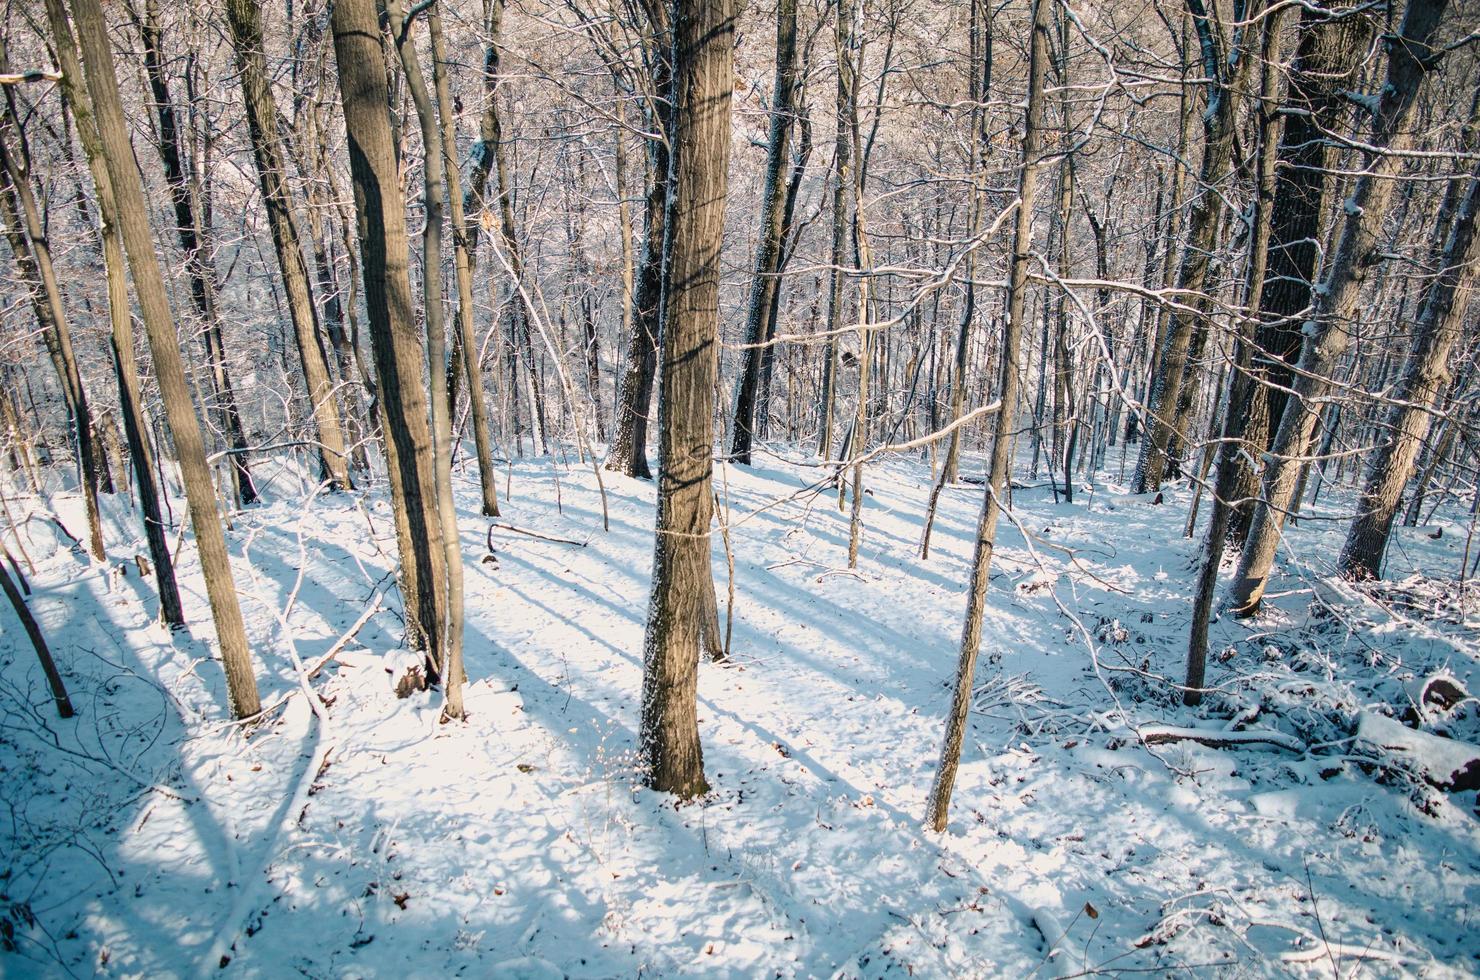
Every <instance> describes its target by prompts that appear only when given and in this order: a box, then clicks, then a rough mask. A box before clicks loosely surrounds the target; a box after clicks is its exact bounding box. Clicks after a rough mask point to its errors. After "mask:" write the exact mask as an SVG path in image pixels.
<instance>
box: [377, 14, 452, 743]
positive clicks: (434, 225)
mask: <svg viewBox="0 0 1480 980" xmlns="http://www.w3.org/2000/svg"><path fill="white" fill-rule="evenodd" d="M384 2H385V10H386V13H387V15H388V16H389V17H390V23H391V33H392V35H393V36H394V37H395V38H396V42H397V43H396V47H397V50H398V52H399V53H400V56H401V67H402V69H403V70H404V71H405V73H406V74H405V78H406V87H407V88H408V89H409V90H410V92H411V101H412V103H413V104H414V105H415V106H416V118H417V121H418V122H419V123H420V124H421V145H422V158H423V159H422V201H423V205H424V207H425V209H426V221H425V224H424V225H423V228H422V239H421V241H422V251H421V258H422V278H421V284H422V308H423V309H424V310H425V312H426V331H427V360H428V362H429V365H430V371H429V374H428V377H429V378H430V379H431V385H430V387H431V392H430V395H431V397H430V410H431V431H432V478H433V482H434V486H433V488H432V489H433V492H434V494H435V498H436V518H437V531H438V535H439V538H440V540H441V543H442V552H443V561H444V562H445V563H446V576H447V577H446V584H445V588H446V593H445V595H444V594H441V593H439V594H438V598H439V599H440V600H442V608H444V609H445V610H446V613H445V615H446V618H445V619H442V620H439V621H438V622H437V630H436V633H435V636H436V637H437V639H438V641H439V642H438V643H437V645H435V646H432V647H429V648H428V654H429V655H430V659H431V665H432V667H433V669H434V670H435V672H436V673H437V674H438V675H439V676H441V677H442V679H443V685H444V689H445V691H446V697H447V703H446V708H445V711H446V713H447V716H448V717H450V718H461V717H462V716H463V699H462V682H463V679H464V675H463V667H462V632H463V567H462V566H463V561H462V548H461V542H460V540H459V535H458V528H457V509H456V506H455V504H454V502H453V499H452V411H451V408H452V406H451V405H450V404H449V402H448V397H447V395H448V391H447V332H446V331H447V324H446V317H445V310H444V307H443V305H442V229H443V226H444V225H445V224H446V216H445V210H446V185H447V168H446V158H445V155H444V153H443V146H442V127H441V126H440V125H439V122H438V118H437V109H436V107H434V106H433V105H432V98H431V94H430V93H429V92H428V91H427V83H426V78H425V76H424V75H423V74H422V70H421V62H420V59H419V58H418V56H417V53H416V41H415V39H414V38H412V36H411V29H412V26H413V24H412V22H411V21H409V20H407V19H406V18H405V15H404V14H403V13H402V10H401V2H400V0H384ZM435 6H436V5H435V0H433V6H432V7H431V8H429V12H430V10H434V9H435ZM446 108H447V111H448V112H449V113H450V112H451V109H452V107H451V106H447V107H446Z"/></svg>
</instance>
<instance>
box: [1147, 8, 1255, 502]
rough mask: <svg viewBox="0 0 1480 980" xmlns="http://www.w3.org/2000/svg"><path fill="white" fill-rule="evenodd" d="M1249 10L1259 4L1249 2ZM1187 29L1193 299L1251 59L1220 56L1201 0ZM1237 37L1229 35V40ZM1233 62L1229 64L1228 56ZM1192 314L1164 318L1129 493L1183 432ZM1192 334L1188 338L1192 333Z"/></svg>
mask: <svg viewBox="0 0 1480 980" xmlns="http://www.w3.org/2000/svg"><path fill="white" fill-rule="evenodd" d="M1254 6H1255V7H1257V6H1259V4H1257V3H1256V4H1255V5H1254ZM1187 9H1188V11H1189V12H1190V13H1191V15H1192V22H1193V26H1194V27H1195V28H1196V30H1197V37H1198V40H1199V43H1200V47H1201V50H1202V66H1203V71H1204V73H1205V74H1206V75H1207V76H1208V83H1207V84H1208V88H1207V93H1208V106H1207V110H1206V111H1205V112H1204V113H1203V158H1202V165H1201V167H1200V169H1199V172H1198V190H1199V194H1198V196H1197V198H1196V199H1195V200H1194V201H1193V205H1192V214H1191V216H1190V220H1189V222H1188V227H1187V241H1186V243H1184V245H1183V247H1182V258H1181V262H1180V264H1179V265H1178V269H1177V288H1178V289H1179V290H1184V291H1187V292H1190V293H1196V294H1199V295H1201V293H1202V291H1203V288H1204V286H1205V285H1206V283H1207V280H1208V267H1209V263H1210V259H1211V256H1212V253H1213V244H1214V239H1215V237H1216V234H1217V230H1218V219H1219V216H1220V215H1221V213H1222V210H1223V198H1222V195H1221V193H1220V191H1221V188H1222V185H1223V184H1224V182H1225V181H1226V180H1227V179H1228V176H1229V171H1230V161H1231V159H1232V155H1233V140H1234V131H1235V129H1236V128H1237V121H1238V109H1239V97H1240V93H1241V91H1242V89H1243V79H1244V78H1245V77H1246V76H1247V75H1248V72H1249V69H1250V65H1251V64H1252V63H1253V61H1254V58H1253V57H1252V52H1251V51H1250V49H1249V45H1248V44H1247V42H1245V43H1244V44H1242V45H1238V44H1235V46H1234V49H1233V51H1231V52H1228V51H1225V49H1224V46H1223V42H1222V40H1221V34H1220V31H1219V30H1218V29H1217V27H1216V25H1215V24H1214V23H1213V21H1212V15H1211V14H1210V13H1209V11H1208V10H1207V9H1205V8H1204V6H1203V3H1202V0H1187ZM1238 36H1239V35H1238V33H1235V34H1234V37H1235V38H1237V37H1238ZM1230 55H1232V56H1233V57H1234V58H1236V61H1234V62H1233V64H1232V65H1230V64H1229V56H1230ZM1192 305H1193V306H1194V307H1195V308H1196V310H1197V312H1196V313H1195V314H1189V313H1184V312H1174V313H1172V314H1170V326H1169V328H1168V330H1167V336H1166V341H1165V344H1164V346H1163V348H1162V350H1161V352H1160V353H1161V358H1160V363H1159V366H1158V369H1157V373H1156V377H1155V380H1154V381H1153V382H1152V385H1151V403H1150V405H1149V406H1148V416H1147V422H1148V426H1149V429H1150V431H1149V432H1147V433H1146V438H1145V439H1143V440H1142V441H1141V453H1140V458H1139V459H1138V460H1137V463H1136V473H1135V477H1134V479H1133V480H1132V482H1131V489H1132V491H1133V492H1135V493H1149V492H1151V491H1154V490H1156V489H1158V488H1159V487H1160V486H1161V481H1162V478H1163V476H1164V475H1165V473H1166V469H1167V466H1168V464H1169V463H1170V461H1171V460H1170V457H1169V446H1170V444H1171V442H1172V440H1173V438H1174V436H1175V434H1176V433H1177V432H1179V431H1182V430H1184V429H1185V422H1184V420H1183V416H1184V414H1185V413H1184V412H1183V410H1182V405H1181V403H1180V396H1181V392H1182V386H1183V385H1184V384H1185V383H1187V381H1188V375H1189V374H1190V373H1191V365H1190V362H1191V357H1190V355H1189V351H1190V350H1192V349H1197V350H1200V349H1201V347H1202V340H1203V339H1205V337H1206V333H1207V329H1208V322H1207V317H1208V314H1209V312H1210V311H1209V303H1208V302H1207V300H1206V299H1205V298H1204V299H1198V300H1194V301H1193V304H1192ZM1195 335H1196V336H1195Z"/></svg>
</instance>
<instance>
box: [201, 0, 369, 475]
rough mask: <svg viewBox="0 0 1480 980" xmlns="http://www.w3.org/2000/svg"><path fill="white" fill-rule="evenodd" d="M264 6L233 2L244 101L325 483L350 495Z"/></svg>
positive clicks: (251, 0) (254, 0)
mask: <svg viewBox="0 0 1480 980" xmlns="http://www.w3.org/2000/svg"><path fill="white" fill-rule="evenodd" d="M258 3H259V0H228V2H227V4H226V16H227V20H228V21H229V22H230V25H231V38H232V44H233V46H234V47H235V49H236V60H237V67H238V73H239V74H240V76H241V85H242V98H243V101H244V102H245V103H246V108H247V126H248V129H249V131H250V133H251V138H252V156H253V159H254V160H255V161H256V164H257V178H258V181H259V182H260V184H261V186H262V200H263V203H264V204H265V205H266V206H267V221H268V225H269V227H270V228H271V229H272V244H273V248H274V249H276V251H277V259H278V267H279V269H280V270H281V272H282V277H283V292H284V293H285V294H286V295H287V298H288V314H289V316H290V317H291V319H292V321H293V338H294V340H295V341H296V343H297V347H298V362H299V364H300V366H301V367H302V368H303V381H304V384H305V386H306V387H307V388H308V400H309V404H310V405H311V406H312V409H313V417H314V427H315V429H316V430H317V434H318V441H319V446H318V457H319V478H320V479H321V480H325V481H327V482H328V484H329V489H330V490H344V489H348V488H349V486H350V479H349V458H348V455H347V453H346V452H345V446H344V431H343V429H342V428H341V427H340V423H339V407H338V401H337V399H336V398H335V397H334V386H333V385H332V384H331V383H330V380H329V364H328V360H327V358H325V356H324V347H323V343H322V341H321V339H320V336H319V318H318V308H317V307H316V306H315V305H314V300H313V288H312V286H311V285H310V284H309V280H308V268H307V266H305V265H304V262H303V250H302V248H301V247H300V245H299V241H298V228H297V226H296V224H295V223H294V221H293V200H292V191H291V189H290V188H289V187H288V171H287V167H286V166H285V165H284V163H283V148H282V140H281V139H280V138H279V137H278V132H277V119H278V112H277V100H276V99H275V98H273V94H272V86H271V85H270V84H269V82H268V77H267V59H266V56H265V55H264V53H263V47H262V13H261V10H260V9H259V7H258Z"/></svg>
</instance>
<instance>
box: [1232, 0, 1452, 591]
mask: <svg viewBox="0 0 1480 980" xmlns="http://www.w3.org/2000/svg"><path fill="white" fill-rule="evenodd" d="M1447 7H1448V3H1447V0H1433V2H1432V3H1414V4H1410V5H1409V6H1408V7H1407V8H1405V10H1404V11H1403V25H1402V28H1401V30H1400V32H1399V34H1397V35H1395V36H1393V37H1392V38H1390V39H1389V40H1388V42H1387V47H1388V52H1387V78H1386V80H1385V82H1384V84H1383V87H1382V90H1381V94H1380V95H1379V96H1378V98H1377V102H1376V111H1375V114H1374V115H1375V118H1374V121H1373V132H1372V135H1371V137H1370V138H1369V140H1368V144H1369V145H1370V146H1371V147H1373V149H1372V150H1370V151H1366V152H1364V154H1363V157H1364V159H1363V167H1362V170H1361V174H1362V175H1361V176H1360V177H1359V178H1357V182H1356V186H1355V187H1354V188H1353V190H1352V194H1351V199H1350V202H1349V204H1348V205H1347V207H1346V208H1345V210H1344V212H1343V215H1342V220H1341V230H1340V234H1339V236H1338V239H1337V245H1336V248H1335V250H1334V251H1333V252H1332V253H1331V257H1330V260H1329V261H1328V263H1327V271H1326V274H1325V275H1324V276H1323V277H1322V282H1321V287H1320V289H1319V290H1317V291H1316V292H1315V295H1314V309H1313V310H1312V311H1311V316H1310V319H1309V320H1308V321H1307V322H1306V323H1305V325H1304V326H1303V327H1302V328H1301V329H1302V332H1303V333H1304V335H1305V347H1304V350H1303V351H1302V352H1301V355H1300V365H1299V368H1300V369H1299V371H1298V372H1297V374H1296V377H1295V378H1294V380H1293V382H1292V384H1291V387H1292V389H1293V391H1294V398H1293V399H1292V400H1291V401H1290V403H1289V404H1288V405H1287V406H1286V408H1285V412H1284V416H1283V417H1282V418H1281V420H1280V427H1279V430H1278V431H1277V432H1276V434H1275V439H1274V444H1273V445H1272V446H1271V449H1270V462H1269V464H1268V468H1267V470H1266V472H1265V475H1264V483H1263V488H1262V491H1263V492H1262V494H1261V499H1260V500H1259V503H1258V504H1257V505H1256V506H1255V510H1254V517H1253V520H1252V521H1251V523H1250V532H1249V538H1248V541H1247V542H1246V543H1245V546H1244V550H1243V554H1242V555H1241V556H1240V560H1239V567H1238V572H1237V574H1236V575H1235V578H1234V583H1233V591H1232V595H1231V600H1232V604H1233V607H1234V609H1235V611H1236V612H1237V614H1238V615H1242V616H1248V615H1252V614H1254V613H1256V612H1258V610H1259V603H1260V599H1261V598H1262V597H1263V595H1264V589H1265V586H1266V584H1267V583H1268V581H1269V572H1270V568H1271V567H1272V566H1273V564H1274V555H1275V550H1276V548H1277V547H1278V545H1279V538H1280V529H1281V526H1282V525H1283V523H1284V518H1285V515H1287V514H1288V513H1290V511H1291V509H1292V505H1293V504H1294V503H1295V499H1296V498H1295V486H1296V483H1297V481H1298V479H1299V476H1300V470H1301V467H1302V464H1303V463H1304V462H1305V461H1306V455H1307V454H1308V453H1309V452H1310V449H1311V442H1312V439H1313V437H1314V434H1315V429H1316V423H1317V422H1318V421H1319V418H1320V409H1321V406H1320V402H1319V401H1318V399H1319V398H1320V396H1321V395H1322V394H1324V392H1325V390H1326V387H1327V385H1326V378H1327V377H1328V376H1329V375H1330V374H1331V373H1332V371H1333V369H1334V368H1335V367H1336V364H1337V362H1338V361H1339V360H1340V358H1341V357H1342V355H1343V354H1345V352H1346V348H1347V345H1348V343H1349V341H1350V334H1349V333H1348V325H1349V324H1350V322H1351V320H1352V318H1353V316H1354V314H1355V313H1356V307H1357V301H1358V299H1359V297H1360V295H1361V290H1362V284H1363V283H1364V282H1365V281H1366V279H1367V276H1368V274H1369V273H1370V272H1371V270H1372V269H1373V268H1374V267H1375V266H1376V265H1377V263H1378V261H1379V257H1378V254H1377V253H1378V251H1379V243H1378V240H1377V236H1378V233H1379V231H1380V230H1381V227H1382V223H1383V219H1384V218H1385V217H1386V216H1387V211H1388V202H1389V201H1390V200H1391V198H1392V191H1393V186H1394V184H1395V183H1396V182H1395V181H1394V180H1393V178H1394V177H1395V176H1396V175H1397V173H1398V171H1399V169H1400V168H1401V166H1402V158H1401V157H1399V156H1395V155H1393V154H1392V153H1390V152H1388V151H1391V150H1401V149H1403V148H1404V147H1405V146H1406V145H1407V143H1408V140H1409V135H1408V134H1409V132H1410V127H1409V122H1410V120H1411V118H1412V115H1413V106H1414V104H1415V102H1416V100H1417V98H1418V94H1419V91H1420V89H1421V88H1422V87H1423V80H1424V77H1425V76H1426V75H1427V74H1428V73H1429V72H1430V71H1432V70H1433V67H1434V65H1435V63H1436V61H1437V59H1436V58H1434V50H1433V47H1432V44H1431V41H1432V39H1433V37H1434V34H1435V32H1436V30H1437V28H1438V25H1439V21H1440V20H1441V19H1442V17H1443V15H1444V11H1445V9H1446V8H1447Z"/></svg>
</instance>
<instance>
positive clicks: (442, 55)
mask: <svg viewBox="0 0 1480 980" xmlns="http://www.w3.org/2000/svg"><path fill="white" fill-rule="evenodd" d="M426 16H427V31H428V33H429V34H430V36H431V42H432V80H433V85H434V86H435V87H436V91H437V111H438V113H439V114H440V118H441V136H442V141H441V146H440V149H441V153H442V157H443V169H444V170H445V171H446V173H447V199H448V202H449V208H450V215H449V216H450V218H451V220H452V261H453V271H454V273H455V276H456V280H457V332H456V333H455V334H454V343H453V347H454V349H461V351H462V356H461V357H454V358H453V360H454V361H455V362H460V363H461V365H462V368H463V375H464V377H465V379H466V381H467V385H468V415H469V416H470V418H471V421H472V423H473V447H474V450H475V451H476V452H477V454H478V484H479V489H480V490H481V491H482V493H483V516H484V517H497V516H499V513H498V471H497V470H495V469H494V466H493V436H492V434H491V433H490V431H489V421H488V397H487V393H486V392H485V390H484V386H483V368H482V365H481V363H480V362H479V358H478V340H477V337H476V335H475V333H474V330H473V313H474V308H473V263H474V259H475V254H476V249H475V246H476V243H477V241H478V239H477V234H478V226H477V224H476V223H475V222H476V218H475V220H474V222H470V221H469V220H468V218H467V216H466V215H465V214H464V210H463V194H462V173H461V171H460V170H459V168H458V156H457V117H456V116H455V115H454V112H453V108H454V102H453V99H452V85H451V82H450V80H449V79H448V61H447V45H446V42H445V41H444V40H443V37H442V9H441V5H440V4H435V3H434V4H433V5H432V6H431V8H430V9H429V10H427V14H426ZM428 152H430V151H428ZM455 382H456V376H455V375H454V376H453V377H452V378H450V379H449V383H448V386H447V387H448V392H447V407H448V410H449V412H450V411H451V410H452V409H453V408H454V407H455V406H456V404H457V398H456V395H455V394H454V392H455V390H456V389H455ZM449 417H450V415H449Z"/></svg>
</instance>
